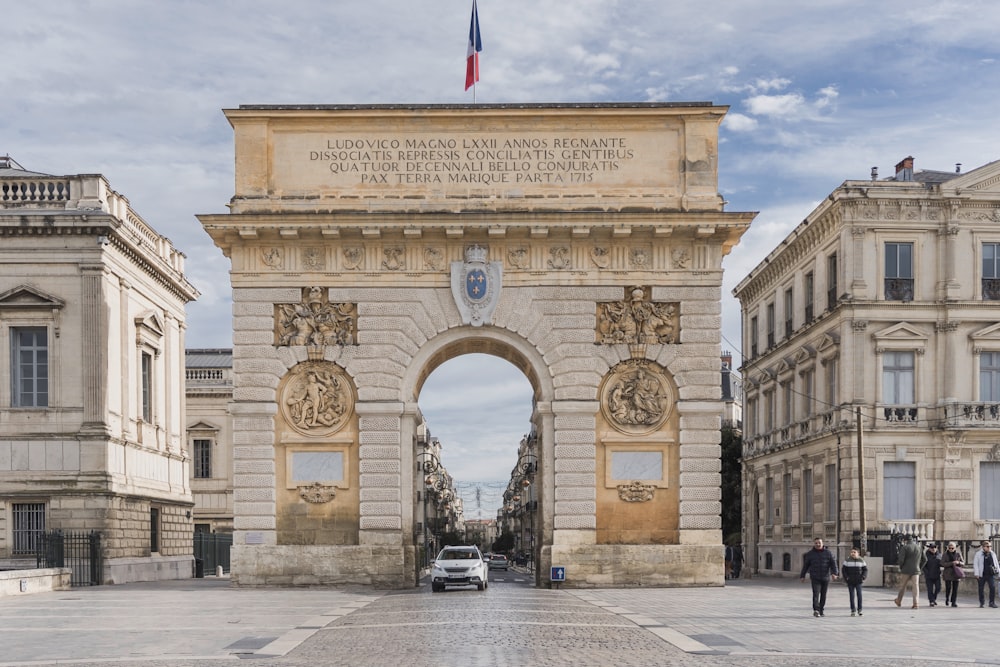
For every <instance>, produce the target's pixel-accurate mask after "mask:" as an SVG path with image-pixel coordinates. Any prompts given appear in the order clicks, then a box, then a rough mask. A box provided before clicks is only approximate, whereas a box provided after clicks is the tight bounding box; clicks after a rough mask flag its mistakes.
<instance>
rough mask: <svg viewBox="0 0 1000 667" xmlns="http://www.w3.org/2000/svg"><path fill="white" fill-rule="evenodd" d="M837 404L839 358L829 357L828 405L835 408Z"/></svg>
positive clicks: (827, 379)
mask: <svg viewBox="0 0 1000 667" xmlns="http://www.w3.org/2000/svg"><path fill="white" fill-rule="evenodd" d="M836 405H837V360H836V359H827V361H826V406H827V407H828V408H833V407H834V406H836Z"/></svg>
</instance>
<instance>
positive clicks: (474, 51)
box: [465, 0, 483, 90]
mask: <svg viewBox="0 0 1000 667" xmlns="http://www.w3.org/2000/svg"><path fill="white" fill-rule="evenodd" d="M482 50H483V38H482V37H481V36H480V35H479V10H477V9H476V0H472V23H471V24H469V52H468V54H467V56H466V61H465V89H466V90H468V89H469V88H471V87H472V86H474V85H476V82H477V81H479V52H480V51H482Z"/></svg>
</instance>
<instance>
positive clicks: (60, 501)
mask: <svg viewBox="0 0 1000 667" xmlns="http://www.w3.org/2000/svg"><path fill="white" fill-rule="evenodd" d="M197 296H198V292H197V290H195V288H194V287H193V286H192V285H191V284H190V283H189V282H188V281H187V279H186V278H185V276H184V256H183V255H182V254H181V253H180V252H179V251H178V250H177V249H175V248H174V247H173V245H171V243H170V241H169V240H168V239H167V238H166V237H164V236H161V235H160V234H158V233H157V232H156V230H154V229H153V228H152V227H151V226H150V225H149V224H148V223H147V222H146V221H145V220H143V219H142V218H141V217H140V216H139V214H138V213H136V212H135V211H134V210H133V209H132V207H131V206H130V205H129V202H128V200H127V199H126V198H125V197H123V196H122V195H120V194H119V193H117V192H115V191H114V190H112V189H111V186H110V184H109V183H108V181H107V180H106V179H105V178H104V177H102V176H100V175H98V174H78V175H67V176H53V175H49V174H41V173H35V172H30V171H26V170H24V169H22V168H20V166H19V165H17V163H15V162H14V161H13V160H12V159H10V158H9V157H3V158H0V348H2V349H3V353H2V354H0V560H2V562H4V563H6V564H7V565H8V566H18V565H22V564H26V563H30V566H31V567H34V563H35V547H36V545H37V543H38V540H39V539H40V536H41V535H42V534H43V533H45V532H47V531H54V530H62V531H74V532H90V531H97V532H99V533H101V535H102V538H103V541H102V545H101V549H100V551H101V555H102V556H103V569H102V571H101V572H100V575H99V577H98V578H99V579H100V581H99V582H98V583H123V582H128V581H141V580H151V579H160V578H184V577H190V576H191V573H192V545H191V510H192V505H193V503H192V497H191V487H190V484H189V482H188V454H187V449H186V445H185V423H184V414H185V407H184V329H185V313H184V307H185V304H186V303H188V302H189V301H192V300H193V299H195V298H197Z"/></svg>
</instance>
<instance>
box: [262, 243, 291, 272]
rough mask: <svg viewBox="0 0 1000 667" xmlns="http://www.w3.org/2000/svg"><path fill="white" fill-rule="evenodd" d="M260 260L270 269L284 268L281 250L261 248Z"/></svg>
mask: <svg viewBox="0 0 1000 667" xmlns="http://www.w3.org/2000/svg"><path fill="white" fill-rule="evenodd" d="M260 258H261V261H263V262H264V264H266V265H267V266H269V267H270V268H272V269H275V270H280V269H282V268H284V265H285V262H284V258H283V257H282V255H281V248H262V249H261V251H260Z"/></svg>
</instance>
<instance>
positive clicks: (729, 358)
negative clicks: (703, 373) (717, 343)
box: [722, 350, 733, 370]
mask: <svg viewBox="0 0 1000 667" xmlns="http://www.w3.org/2000/svg"><path fill="white" fill-rule="evenodd" d="M732 367H733V353H732V352H730V351H728V350H726V351H724V352H723V353H722V369H723V370H729V369H731V368H732Z"/></svg>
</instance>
